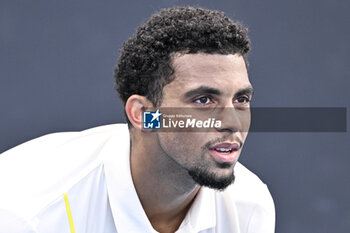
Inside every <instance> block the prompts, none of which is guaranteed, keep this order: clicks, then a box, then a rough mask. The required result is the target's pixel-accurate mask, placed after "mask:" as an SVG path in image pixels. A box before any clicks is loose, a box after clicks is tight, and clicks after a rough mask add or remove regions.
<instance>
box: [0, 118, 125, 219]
mask: <svg viewBox="0 0 350 233" xmlns="http://www.w3.org/2000/svg"><path fill="white" fill-rule="evenodd" d="M125 127H127V126H126V125H124V124H115V125H106V126H101V127H96V128H92V129H88V130H84V131H81V132H64V133H54V134H49V135H45V136H42V137H39V138H36V139H34V140H31V141H28V142H26V143H24V144H22V145H19V146H17V147H15V148H13V149H10V150H8V151H6V152H5V153H3V154H1V155H0V186H1V187H2V192H1V193H0V209H6V210H9V211H10V212H12V213H15V214H19V215H21V216H22V215H23V216H31V215H33V214H34V213H36V212H38V211H40V208H43V207H44V206H45V205H47V204H48V203H50V202H52V201H53V200H54V199H55V198H57V197H58V196H60V195H62V194H63V192H65V190H67V189H68V188H70V187H71V186H72V185H74V184H75V183H77V182H79V180H81V179H82V178H84V176H86V175H87V174H89V172H91V171H92V170H94V169H95V168H97V167H98V166H99V165H101V164H102V158H101V156H100V154H101V153H100V151H101V150H102V149H103V146H104V144H105V143H106V142H107V141H108V140H109V139H110V138H111V137H112V136H113V135H115V134H118V132H121V131H123V132H124V130H125ZM120 136H121V137H122V136H123V135H120Z"/></svg>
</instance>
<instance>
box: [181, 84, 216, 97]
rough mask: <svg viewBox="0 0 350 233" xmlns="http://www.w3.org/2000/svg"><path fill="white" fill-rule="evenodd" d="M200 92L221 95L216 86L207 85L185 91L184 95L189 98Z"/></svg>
mask: <svg viewBox="0 0 350 233" xmlns="http://www.w3.org/2000/svg"><path fill="white" fill-rule="evenodd" d="M200 94H212V95H222V93H221V91H220V90H218V89H216V88H212V87H208V86H200V87H198V88H196V89H193V90H190V91H188V92H186V93H185V97H186V98H190V97H192V96H195V95H200Z"/></svg>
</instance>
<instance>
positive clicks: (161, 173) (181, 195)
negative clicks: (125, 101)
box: [130, 134, 200, 232]
mask: <svg viewBox="0 0 350 233" xmlns="http://www.w3.org/2000/svg"><path fill="white" fill-rule="evenodd" d="M138 136H141V135H138ZM155 137H156V135H155V134H154V135H151V136H149V137H137V140H133V136H132V140H131V161H130V164H131V174H132V178H133V182H134V185H135V189H136V192H137V194H138V197H139V199H140V201H141V204H142V206H143V209H144V210H145V213H146V215H147V217H148V219H149V221H150V222H151V224H152V226H153V228H154V229H155V230H157V231H158V232H175V231H176V230H177V229H178V227H179V226H180V224H181V222H182V221H183V219H184V218H185V216H186V213H187V211H188V210H189V208H190V206H191V204H192V202H193V200H194V198H195V196H196V194H197V193H198V191H199V189H200V187H199V186H198V185H196V183H195V182H194V181H193V180H192V178H191V177H190V176H189V175H188V173H187V170H185V169H183V168H181V167H180V166H179V165H178V164H177V163H176V162H175V161H174V160H173V159H172V158H170V157H169V156H168V155H166V154H164V152H161V151H162V150H161V149H160V148H155V147H156V145H158V144H157V143H155V141H154V140H155ZM150 145H152V146H150Z"/></svg>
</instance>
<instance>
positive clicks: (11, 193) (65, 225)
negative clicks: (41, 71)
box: [0, 124, 275, 233]
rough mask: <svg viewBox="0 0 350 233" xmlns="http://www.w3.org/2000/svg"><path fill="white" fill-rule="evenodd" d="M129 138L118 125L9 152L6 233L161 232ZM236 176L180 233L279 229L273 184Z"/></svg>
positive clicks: (243, 172) (0, 174) (208, 196)
mask: <svg viewBox="0 0 350 233" xmlns="http://www.w3.org/2000/svg"><path fill="white" fill-rule="evenodd" d="M129 141H130V138H129V131H128V128H127V125H125V124H115V125H107V126H101V127H97V128H92V129H89V130H85V131H82V132H67V133H55V134H49V135H46V136H43V137H40V138H37V139H34V140H32V141H29V142H27V143H24V144H22V145H20V146H17V147H15V148H13V149H11V150H9V151H7V152H5V153H3V154H1V155H0V188H1V191H0V233H17V232H23V233H64V232H67V233H69V232H73V231H74V230H75V232H76V233H100V232H101V233H117V232H118V233H130V232H135V233H137V232H142V233H148V232H156V231H155V230H154V229H153V228H152V225H151V223H150V222H149V220H148V218H147V216H146V214H145V212H144V210H143V208H142V205H141V203H140V200H139V198H138V196H137V193H136V191H135V187H134V185H133V181H132V177H131V172H130V161H129V160H130V151H129V147H130V144H129ZM235 175H236V180H235V182H234V184H232V185H230V186H229V187H228V188H226V189H225V191H223V192H218V191H215V190H212V189H209V188H205V187H202V188H201V190H200V192H199V194H198V195H197V196H196V199H195V200H194V202H193V204H192V206H191V208H190V210H189V211H188V213H187V215H186V217H185V219H184V220H183V222H182V224H181V225H180V227H179V229H178V230H177V231H176V232H177V233H185V232H186V233H191V232H196V233H197V232H201V233H213V232H222V233H228V232H233V233H272V232H274V225H275V210H274V204H273V200H272V198H271V195H270V193H269V191H268V189H267V187H266V185H265V184H264V183H262V182H261V181H260V179H259V178H258V177H257V176H256V175H254V174H253V173H252V172H250V171H249V170H248V169H246V168H245V167H244V166H243V165H241V164H240V163H237V164H236V166H235ZM64 194H66V195H67V197H68V202H66V201H65V198H64ZM67 203H68V207H67V206H66V204H67ZM69 209H70V210H69ZM69 214H71V217H68V215H69ZM69 221H72V222H73V225H70V223H69ZM72 226H73V229H72Z"/></svg>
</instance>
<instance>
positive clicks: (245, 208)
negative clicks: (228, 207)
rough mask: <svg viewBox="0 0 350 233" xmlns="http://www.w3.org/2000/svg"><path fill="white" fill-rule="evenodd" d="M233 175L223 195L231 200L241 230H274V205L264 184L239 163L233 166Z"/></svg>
mask: <svg viewBox="0 0 350 233" xmlns="http://www.w3.org/2000/svg"><path fill="white" fill-rule="evenodd" d="M235 177H236V179H235V182H234V184H232V185H230V186H229V187H228V188H227V189H226V190H225V191H224V192H223V197H224V198H227V199H231V200H233V203H234V208H236V210H237V212H238V217H239V219H240V227H241V229H242V231H243V232H257V231H256V230H257V229H260V230H259V231H258V232H268V233H270V232H274V225H275V206H274V202H273V199H272V196H271V194H270V192H269V190H268V188H267V186H266V184H264V183H263V182H262V181H261V180H260V178H259V177H258V176H257V175H255V174H254V173H253V172H251V171H250V170H248V169H247V168H246V167H245V166H243V165H242V164H241V163H237V164H236V166H235ZM228 203H230V202H228ZM263 229H264V230H263Z"/></svg>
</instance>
